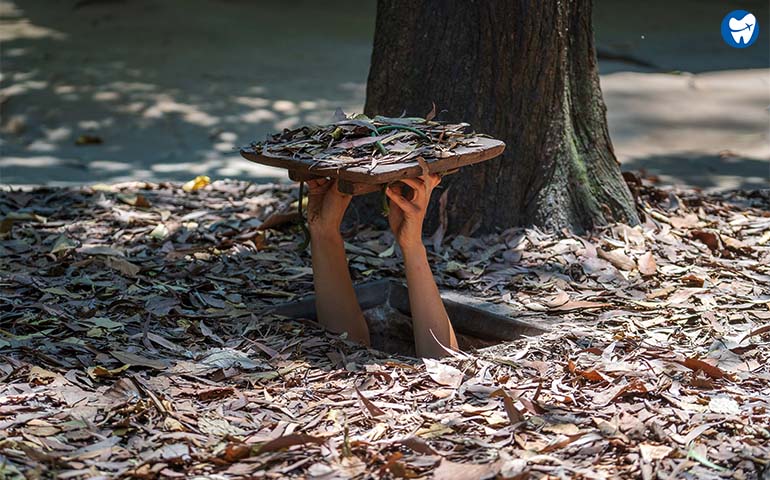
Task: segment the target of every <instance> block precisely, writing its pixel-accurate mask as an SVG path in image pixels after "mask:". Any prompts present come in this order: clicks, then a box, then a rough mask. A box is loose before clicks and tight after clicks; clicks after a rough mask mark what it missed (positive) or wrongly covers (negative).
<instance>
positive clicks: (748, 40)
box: [722, 10, 759, 48]
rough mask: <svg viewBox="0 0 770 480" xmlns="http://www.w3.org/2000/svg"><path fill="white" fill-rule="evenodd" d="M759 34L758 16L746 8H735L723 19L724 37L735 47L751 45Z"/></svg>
mask: <svg viewBox="0 0 770 480" xmlns="http://www.w3.org/2000/svg"><path fill="white" fill-rule="evenodd" d="M758 36H759V25H757V17H755V16H754V15H753V14H751V13H749V12H747V11H746V10H733V11H732V12H730V13H728V14H727V15H725V18H723V19H722V39H723V40H724V41H725V43H726V44H728V45H730V46H731V47H733V48H746V47H750V46H751V45H752V44H753V43H754V42H755V41H756V40H757V37H758Z"/></svg>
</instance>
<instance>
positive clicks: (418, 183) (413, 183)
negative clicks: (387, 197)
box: [401, 177, 425, 190]
mask: <svg viewBox="0 0 770 480" xmlns="http://www.w3.org/2000/svg"><path fill="white" fill-rule="evenodd" d="M401 182H403V183H405V184H407V185H409V186H410V187H412V188H414V189H415V190H424V189H425V182H424V181H423V180H422V179H421V178H419V177H418V178H404V179H401Z"/></svg>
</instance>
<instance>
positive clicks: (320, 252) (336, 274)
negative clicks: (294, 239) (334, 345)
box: [310, 231, 369, 345]
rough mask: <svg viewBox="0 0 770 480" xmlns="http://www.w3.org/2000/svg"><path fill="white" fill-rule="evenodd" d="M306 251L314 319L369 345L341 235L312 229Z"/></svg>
mask: <svg viewBox="0 0 770 480" xmlns="http://www.w3.org/2000/svg"><path fill="white" fill-rule="evenodd" d="M310 252H311V255H312V261H313V285H314V286H315V294H316V312H317V315H318V321H319V322H320V323H321V325H323V326H324V327H326V328H327V329H329V330H331V331H333V332H338V333H341V332H347V333H348V338H350V339H351V340H353V341H356V342H360V343H363V344H365V345H369V329H368V328H367V326H366V321H365V320H364V315H363V313H362V312H361V307H360V306H359V305H358V300H357V299H356V293H355V291H354V290H353V282H352V280H351V279H350V272H349V271H348V264H347V259H346V258H345V246H344V243H343V240H342V236H341V235H340V234H339V232H334V233H326V232H319V231H312V232H311V235H310Z"/></svg>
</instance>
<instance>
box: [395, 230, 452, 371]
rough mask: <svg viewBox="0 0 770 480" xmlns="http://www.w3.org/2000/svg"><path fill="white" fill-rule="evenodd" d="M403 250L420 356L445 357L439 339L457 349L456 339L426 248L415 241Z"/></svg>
mask: <svg viewBox="0 0 770 480" xmlns="http://www.w3.org/2000/svg"><path fill="white" fill-rule="evenodd" d="M402 252H403V253H404V266H405V269H406V282H407V286H408V289H409V306H410V308H411V311H412V325H413V328H414V339H415V348H416V350H417V355H418V356H421V357H443V356H446V355H447V352H446V351H445V350H444V349H443V348H441V346H440V345H439V344H438V343H437V342H436V340H438V341H439V342H440V343H441V344H442V345H444V346H447V347H450V348H453V349H456V348H457V339H456V338H455V333H454V330H453V329H452V324H451V323H450V322H449V316H448V315H447V313H446V309H445V308H444V303H443V302H442V301H441V296H440V295H439V291H438V287H437V286H436V282H435V280H434V279H433V273H432V272H431V270H430V265H429V264H428V256H427V253H426V251H425V247H424V246H423V245H422V243H420V244H414V245H413V246H408V247H405V248H404V247H402ZM434 336H435V338H434Z"/></svg>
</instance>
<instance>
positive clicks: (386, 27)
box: [365, 0, 639, 235]
mask: <svg viewBox="0 0 770 480" xmlns="http://www.w3.org/2000/svg"><path fill="white" fill-rule="evenodd" d="M432 102H435V104H436V106H437V108H438V111H440V112H442V113H441V115H440V116H439V119H441V120H448V121H454V122H458V121H464V122H468V123H470V124H471V126H472V127H473V128H474V129H475V130H476V131H478V132H483V133H488V134H490V135H492V136H494V137H495V138H499V139H501V140H503V141H505V143H506V144H507V148H506V150H505V153H504V154H503V155H502V156H501V157H499V158H497V159H495V160H490V161H487V162H485V163H483V164H481V165H476V166H471V167H466V168H465V169H463V170H462V171H461V173H459V174H456V175H452V176H449V177H446V178H445V179H444V182H442V185H443V186H444V188H449V192H448V193H447V195H448V198H447V200H448V201H447V207H446V213H447V214H448V227H449V231H450V232H454V233H461V234H465V235H469V234H472V233H473V232H475V231H479V232H483V231H491V230H494V229H496V228H506V227H511V226H524V225H537V226H540V227H544V228H547V229H550V230H561V229H564V228H567V229H570V230H572V231H578V232H580V231H584V230H590V229H591V228H592V227H594V226H596V225H603V224H606V223H608V222H611V221H622V222H627V223H631V224H635V223H638V221H639V220H638V217H637V214H636V211H635V208H634V203H633V200H632V198H631V194H630V193H629V190H628V187H627V186H626V184H625V182H624V181H623V178H622V177H621V174H620V168H619V164H618V162H617V160H616V159H615V154H614V152H613V150H612V143H611V142H610V138H609V133H608V131H607V120H606V108H605V106H604V102H603V100H602V96H601V90H600V88H599V75H598V71H597V63H596V52H595V49H594V43H593V30H592V25H591V2H590V0H562V1H553V0H548V1H543V0H379V1H378V4H377V23H376V30H375V35H374V51H373V53H372V63H371V68H370V71H369V80H368V85H367V91H366V107H365V113H367V114H368V115H375V114H380V115H388V116H399V115H401V114H404V113H405V114H406V115H407V116H424V115H425V114H426V113H427V112H428V111H430V110H431V106H432ZM435 197H438V195H435ZM437 204H438V202H437V198H434V199H433V204H432V206H431V212H430V214H429V221H428V224H427V225H426V229H427V230H432V229H433V228H435V226H436V222H437V217H438V212H437V210H438V207H437Z"/></svg>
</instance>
